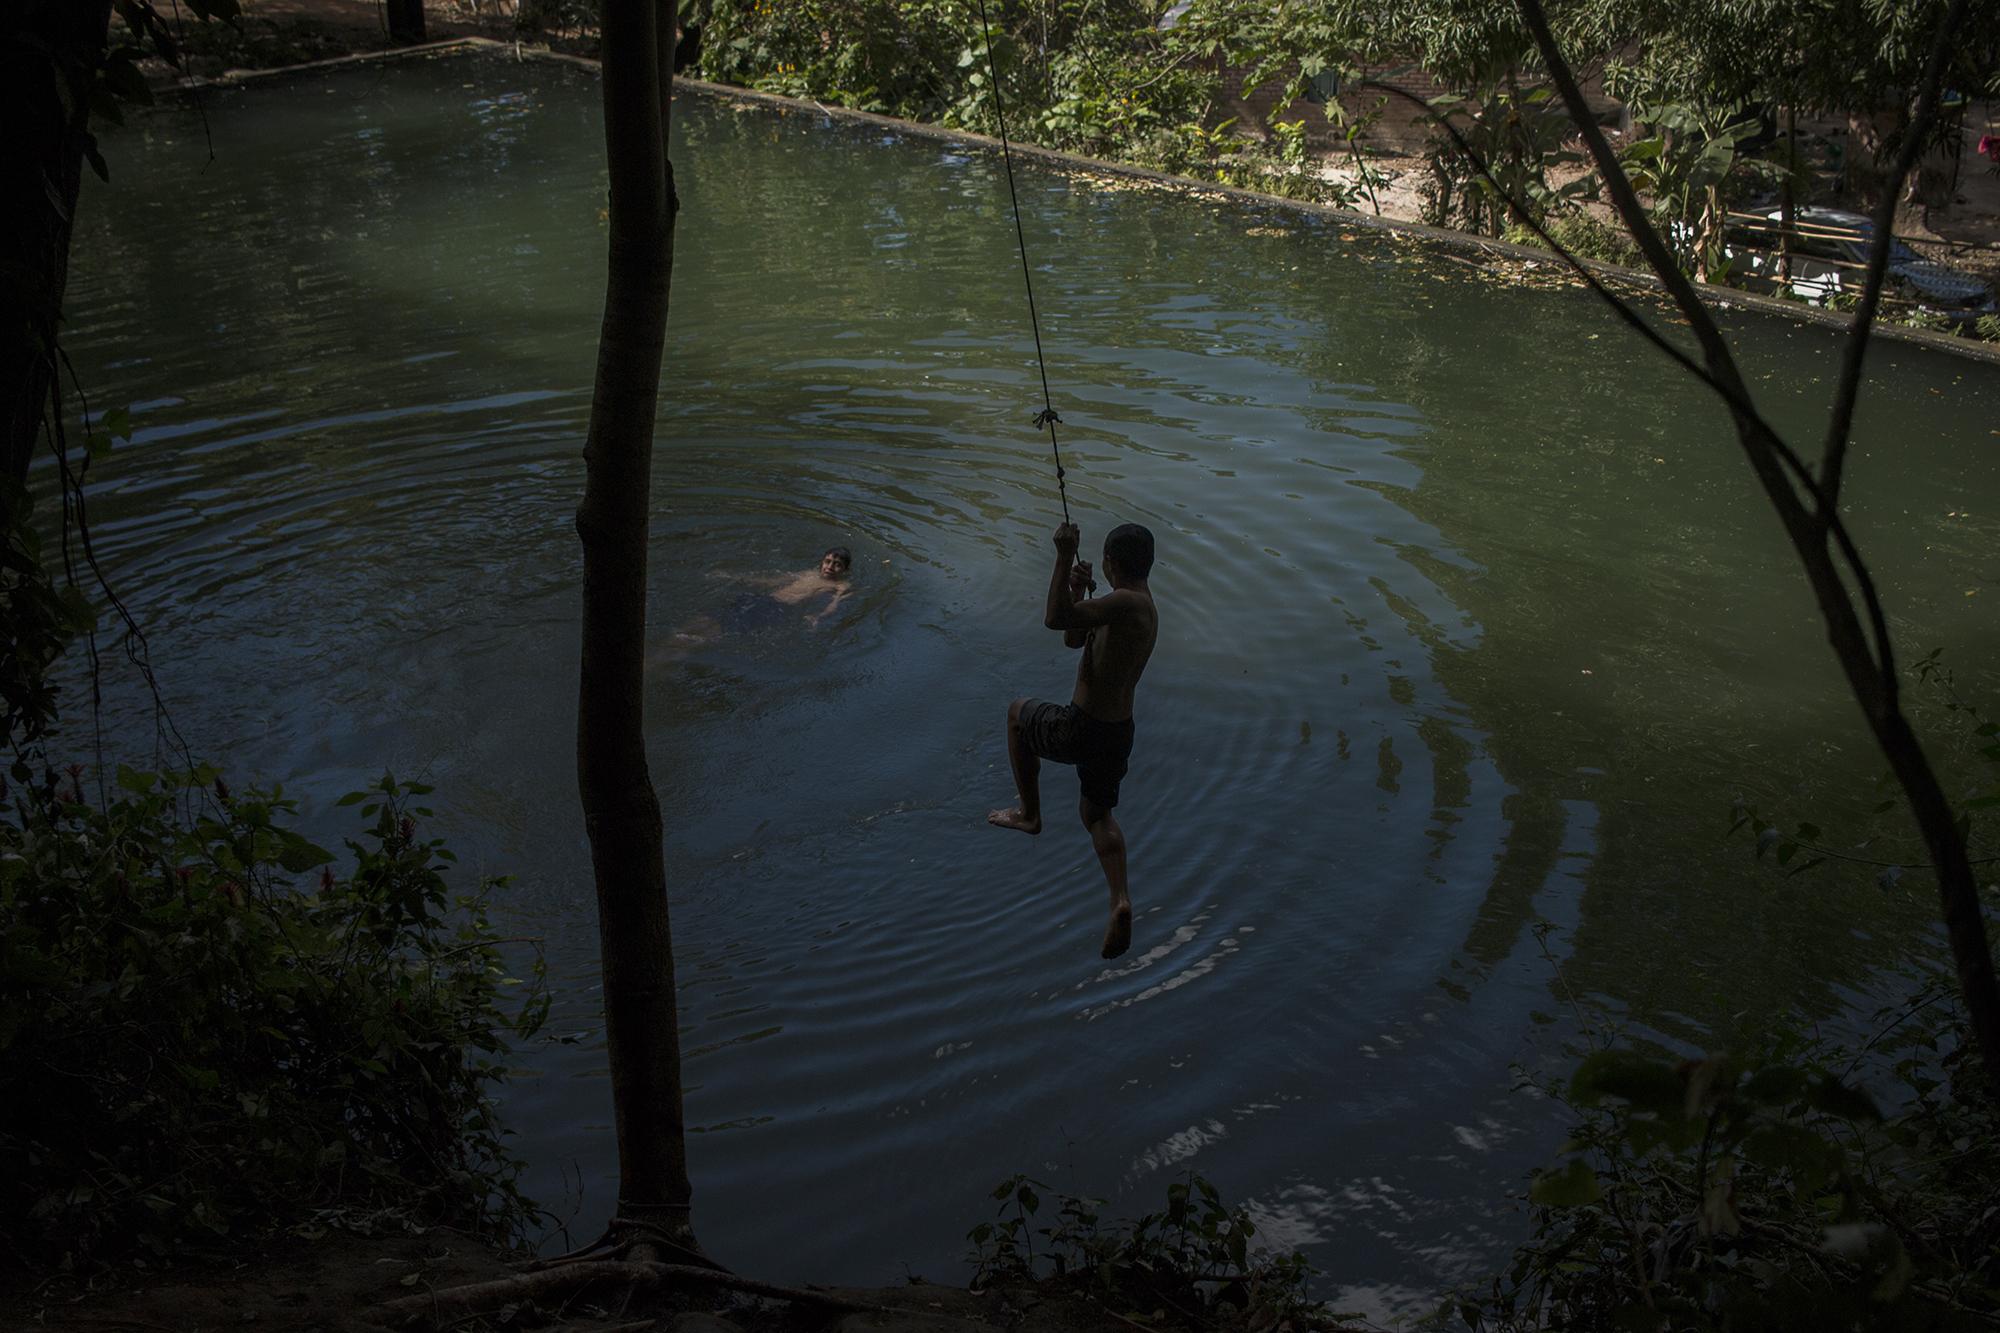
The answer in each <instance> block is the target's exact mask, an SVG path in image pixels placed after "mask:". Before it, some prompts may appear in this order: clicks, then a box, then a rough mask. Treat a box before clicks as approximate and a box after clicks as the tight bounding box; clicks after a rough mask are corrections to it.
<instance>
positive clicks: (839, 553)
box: [820, 546, 854, 569]
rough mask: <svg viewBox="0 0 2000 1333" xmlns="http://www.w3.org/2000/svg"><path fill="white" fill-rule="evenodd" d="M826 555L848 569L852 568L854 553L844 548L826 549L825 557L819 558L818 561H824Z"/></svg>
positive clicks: (830, 547) (833, 547) (831, 547)
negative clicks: (832, 557)
mask: <svg viewBox="0 0 2000 1333" xmlns="http://www.w3.org/2000/svg"><path fill="white" fill-rule="evenodd" d="M827 555H830V556H834V557H836V558H837V559H838V560H839V561H840V563H841V564H843V565H846V566H847V567H848V568H849V569H852V568H854V552H852V551H850V550H848V549H847V548H846V547H845V546H829V547H827V548H826V555H823V556H821V557H820V559H822V560H824V559H826V556H827Z"/></svg>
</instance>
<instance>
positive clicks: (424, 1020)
mask: <svg viewBox="0 0 2000 1333" xmlns="http://www.w3.org/2000/svg"><path fill="white" fill-rule="evenodd" d="M82 777H83V770H82V769H80V768H76V767H72V768H71V769H70V770H69V776H68V778H67V779H66V780H65V779H63V778H61V777H59V776H57V775H56V774H54V773H53V772H51V773H48V774H46V775H45V777H44V778H43V780H42V781H40V782H38V783H35V784H33V785H31V786H24V785H16V786H14V787H13V788H12V789H11V790H8V789H7V788H5V787H4V786H0V1238H4V1240H5V1242H6V1244H7V1247H8V1248H9V1249H10V1250H11V1251H12V1252H14V1253H16V1254H22V1255H33V1256H36V1257H37V1258H39V1259H41V1260H43V1261H48V1262H53V1261H57V1260H63V1261H67V1262H69V1263H72V1264H78V1263H83V1262H86V1261H88V1260H91V1259H93V1258H101V1257H105V1256H108V1255H112V1254H115V1253H118V1252H120V1251H123V1250H127V1249H129V1248H131V1247H133V1246H140V1247H143V1248H145V1249H147V1250H150V1251H153V1252H156V1253H162V1254H164V1253H168V1252H170V1251H174V1250H179V1249H184V1248H186V1247H188V1246H189V1245H197V1246H198V1245H199V1244H200V1243H201V1242H202V1241H203V1240H204V1239H213V1238H214V1237H216V1236H220V1235H223V1234H226V1233H229V1232H230V1231H231V1230H232V1229H240V1228H242V1227H245V1226H246V1225H248V1226H257V1225H259V1224H263V1223H267V1222H268V1221H269V1219H271V1218H272V1217H274V1216H279V1215H282V1216H286V1217H290V1218H298V1217H299V1216H300V1215H301V1214H303V1213H306V1212H308V1210H313V1209H323V1210H337V1209H366V1210H377V1209H393V1210H399V1211H401V1212H403V1213H405V1214H407V1215H410V1216H412V1217H416V1216H424V1217H428V1218H433V1219H440V1220H443V1219H449V1220H453V1221H456V1222H458V1223H461V1224H469V1225H477V1226H482V1227H488V1228H498V1229H504V1228H506V1227H508V1226H510V1225H512V1224H514V1223H517V1222H518V1221H519V1220H520V1219H521V1218H522V1216H523V1214H524V1210H525V1207H526V1204H525V1200H523V1198H522V1197H521V1195H520V1194H519V1192H518V1191H517V1190H516V1188H515V1184H514V1179H515V1170H516V1168H515V1166H514V1165H513V1164H512V1163H511V1162H510V1161H509V1160H508V1158H507V1155H506V1153H505V1152H504V1151H503V1147H502V1144H501V1140H500V1129H499V1127H498V1125H497V1123H496V1121H495V1119H494V1114H493V1107H492V1104H491V1102H490V1101H489V1099H488V1096H487V1089H488V1087H489V1085H490V1084H492V1083H493V1082H494V1081H495V1080H496V1079H498V1078H499V1077H500V1075H501V1069H500V1067H499V1066H498V1065H497V1064H496V1063H495V1062H494V1059H493V1057H494V1056H495V1054H496V1053H497V1052H499V1051H500V1050H501V1048H502V1038H503V1034H505V1033H507V1032H510V1031H511V1032H515V1033H520V1034H526V1033H529V1032H532V1031H533V1030H534V1029H535V1027H536V1026H537V1025H538V1024H539V1022H540V1020H541V1017H542V1015H543V1013H544V1012H545V1010H546V1007H547V1001H546V997H545V996H544V995H543V994H542V992H541V991H540V989H539V987H538V986H537V987H531V988H529V989H528V990H527V991H526V993H525V998H524V999H522V1000H521V1001H520V1002H519V1003H518V1004H514V1005H503V1003H502V998H503V993H504V990H505V988H507V987H509V986H511V985H513V984H514V983H513V982H511V981H509V980H508V979H507V978H506V976H505V974H504V973H503V972H502V970H501V962H500V952H499V947H498V946H499V941H498V940H497V939H496V937H495V935H494V932H493V930H492V929H491V927H490V926H489V924H488V921H487V918H486V914H485V907H484V898H485V887H486V886H482V887H481V889H480V890H479V891H477V892H474V893H471V894H466V895H463V896H458V897H454V896H453V895H452V894H451V892H450V890H449V888H448V886H447V884H446V881H445V877H444V867H445V866H447V865H449V864H450V862H451V861H452V859H453V858H452V854H451V853H450V851H448V850H447V849H446V848H445V847H444V846H443V844H442V843H441V842H439V841H437V840H434V839H433V840H425V839H422V838H420V837H419V836H418V823H417V821H418V820H419V819H421V818H426V817H428V816H429V815H430V811H429V810H427V809H424V808H423V807H421V806H419V805H415V804H413V802H414V801H416V800H419V799H421V798H422V797H423V796H424V795H425V794H426V793H427V792H428V791H429V788H427V787H424V786H421V785H417V784H409V785H402V784H398V783H397V782H395V781H394V780H392V779H389V778H386V777H385V778H384V779H383V780H382V782H381V783H380V784H379V785H378V786H377V787H376V788H375V789H374V790H372V791H370V792H368V793H366V794H363V793H355V794H353V795H351V796H349V797H346V798H344V800H343V802H342V804H359V805H360V806H361V814H362V816H363V818H364V819H366V820H367V821H368V824H367V827H366V831H365V832H364V833H362V834H361V835H360V837H359V838H358V839H356V840H351V841H349V842H348V844H347V846H348V848H349V850H350V851H351V852H352V854H353V858H354V863H353V866H352V868H351V869H350V870H349V872H348V873H347V874H346V875H344V876H340V875H336V874H335V872H334V870H333V867H332V865H331V862H332V860H333V858H332V856H331V855H330V854H329V853H327V852H326V851H324V850H322V849H320V848H318V847H315V846H313V845H312V844H311V843H310V842H308V841H306V840H305V839H304V838H303V837H301V836H300V835H299V834H298V833H296V832H294V831H293V830H291V829H289V828H287V827H286V826H285V825H286V822H287V821H288V820H289V819H290V818H291V817H292V816H293V815H294V814H295V813H296V809H295V804H294V803H293V802H292V801H290V800H287V799H285V797H284V796H283V795H282V793H281V792H278V791H276V790H273V791H272V792H270V793H268V794H266V793H261V792H254V791H246V792H244V793H242V794H241V795H238V796H233V797H232V796H231V795H230V793H229V791H228V788H227V787H226V785H225V784H224V783H223V782H222V780H221V779H220V778H219V777H218V776H217V775H216V773H215V772H214V770H212V769H208V768H202V769H199V770H197V771H194V772H192V773H188V774H185V775H179V776H162V775H156V774H151V773H139V772H134V771H132V770H130V769H124V768H121V769H120V770H119V772H118V775H117V782H116V788H115V792H114V793H113V796H114V799H111V800H109V801H108V803H106V804H105V805H103V806H102V807H101V808H100V807H99V806H98V805H95V804H93V803H91V802H89V801H86V800H85V799H84V790H83V783H82ZM315 869H317V870H318V873H317V875H312V874H311V873H310V872H312V871H314V870H315ZM301 878H303V882H300V880H301ZM537 971H538V972H539V968H538V969H537Z"/></svg>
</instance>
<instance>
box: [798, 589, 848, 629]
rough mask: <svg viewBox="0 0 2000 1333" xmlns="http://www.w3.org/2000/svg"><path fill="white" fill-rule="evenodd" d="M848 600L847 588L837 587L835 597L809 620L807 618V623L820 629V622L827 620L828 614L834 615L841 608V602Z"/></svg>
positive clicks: (834, 592)
mask: <svg viewBox="0 0 2000 1333" xmlns="http://www.w3.org/2000/svg"><path fill="white" fill-rule="evenodd" d="M846 600H847V589H845V588H835V589H834V590H833V599H832V600H831V601H829V602H828V603H827V604H826V605H825V606H824V607H822V608H820V611H819V613H818V614H817V615H815V616H813V617H811V618H810V619H809V620H807V621H806V623H807V624H809V625H811V626H812V627H813V628H814V629H818V628H819V625H820V622H821V621H822V620H825V619H826V618H827V617H828V616H830V615H832V614H833V613H834V612H835V611H838V610H839V609H840V604H841V603H842V602H844V601H846Z"/></svg>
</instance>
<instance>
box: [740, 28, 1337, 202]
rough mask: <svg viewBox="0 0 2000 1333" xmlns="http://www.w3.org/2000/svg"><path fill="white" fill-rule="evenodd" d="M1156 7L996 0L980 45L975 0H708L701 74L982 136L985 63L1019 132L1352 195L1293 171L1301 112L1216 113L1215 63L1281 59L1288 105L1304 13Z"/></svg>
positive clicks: (1314, 61)
mask: <svg viewBox="0 0 2000 1333" xmlns="http://www.w3.org/2000/svg"><path fill="white" fill-rule="evenodd" d="M1159 9H1160V7H1159V6H1158V5H1157V4H1153V3H1146V2H1145V0H1114V2H1113V3H1108V4H1107V3H1102V2H1101V0H1052V2H1051V3H1049V4H1046V5H1040V6H1036V7H1027V6H1005V5H1001V4H998V3H994V4H991V5H989V7H988V16H989V17H990V18H991V19H992V21H993V24H994V27H993V31H992V43H991V46H990V47H989V46H988V43H987V40H986V33H985V29H984V27H983V26H982V23H981V15H980V8H979V5H978V4H977V0H849V2H845V3H841V2H837V0H804V2H803V3H799V4H774V3H770V0H717V3H715V4H714V5H712V6H711V7H710V8H709V9H708V11H707V15H706V27H705V28H704V32H703V40H702V57H701V74H702V75H703V77H705V78H710V79H716V80H720V81H722V82H727V83H736V84H741V85H744V86H747V87H752V88H757V89H760V90H762V91H766V92H773V93H779V94H783V95H785V96H790V97H803V98H812V99H814V100H817V101H821V102H826V103H839V104H841V105H845V106H850V107H854V108H856V109H858V110H864V111H876V112H882V113H885V114H889V115H895V116H900V117H903V118H905V119H910V120H917V121H924V122H928V123H932V124H938V125H943V126H945V127H947V128H951V129H962V130H970V131H973V132H976V133H982V134H995V133H997V132H998V130H999V121H998V119H997V117H996V115H995V110H994V90H993V79H994V77H995V76H996V75H997V77H998V79H999V81H1000V94H1001V98H1002V100H1003V101H1004V104H1005V107H1006V112H1007V130H1008V133H1009V135H1010V136H1012V137H1014V138H1015V139H1017V140H1021V141H1025V142H1031V143H1036V144H1039V145H1041V146H1043V147H1048V148H1055V149H1060V150H1062V151H1065V152H1074V153H1081V154H1085V155H1088V156H1093V157H1100V158H1106V159H1110V160H1114V161H1121V162H1127V163H1131V164H1133V165H1136V166H1141V167H1147V168H1151V169H1154V170H1159V171H1168V172H1174V173H1177V174H1182V175H1189V176H1193V177H1196V178H1198V179H1201V180H1206V181H1214V182H1218V183H1221V184H1227V185H1235V186H1241V187H1244V188H1249V189H1256V190H1263V191H1266V192H1270V193H1277V194H1284V195H1289V196H1291V197H1295V198H1305V199H1313V200H1321V201H1332V202H1342V203H1345V202H1350V201H1351V200H1352V199H1353V198H1354V197H1355V196H1356V195H1357V194H1358V193H1359V189H1358V188H1357V187H1349V186H1345V185H1342V184H1341V183H1339V182H1329V181H1326V180H1324V179H1322V178H1321V177H1320V175H1319V174H1318V173H1317V172H1314V171H1311V170H1308V169H1305V159H1306V153H1305V145H1304V135H1303V122H1299V121H1296V120H1295V121H1293V122H1289V123H1287V122H1284V121H1283V120H1282V119H1279V120H1278V121H1277V124H1278V126H1279V128H1278V129H1277V130H1276V131H1275V142H1273V143H1271V144H1265V143H1260V142H1258V141H1256V140H1254V139H1251V138H1248V137H1246V136H1244V135H1242V134H1240V133H1237V132H1236V127H1235V126H1234V125H1233V124H1232V123H1231V122H1230V121H1229V120H1228V119H1226V118H1222V117H1221V116H1220V114H1219V111H1218V107H1219V97H1220V90H1221V81H1220V76H1219V70H1220V66H1221V63H1222V62H1224V61H1225V60H1226V61H1228V62H1230V63H1233V64H1237V65H1239V66H1249V67H1251V68H1252V70H1253V74H1252V80H1251V81H1252V82H1253V83H1254V82H1256V81H1257V80H1258V79H1259V78H1263V77H1267V76H1272V72H1274V71H1278V70H1280V69H1282V70H1287V71H1289V73H1290V82H1289V83H1288V85H1287V87H1286V92H1285V96H1284V97H1283V98H1282V99H1281V101H1282V103H1283V104H1284V105H1289V102H1290V101H1291V100H1293V99H1295V98H1296V97H1297V96H1298V95H1299V94H1300V93H1301V92H1302V90H1303V87H1304V81H1305V79H1306V78H1309V77H1311V75H1312V74H1314V73H1317V72H1319V70H1320V69H1322V68H1324V67H1325V65H1326V57H1325V54H1324V52H1323V51H1320V52H1317V53H1314V54H1311V55H1309V56H1308V57H1307V59H1306V61H1305V63H1303V64H1297V63H1287V62H1288V61H1293V60H1295V59H1296V56H1297V52H1298V51H1299V50H1300V49H1301V48H1302V46H1305V45H1309V44H1310V42H1311V41H1312V40H1314V38H1313V33H1314V32H1316V31H1317V29H1316V28H1315V27H1314V26H1313V25H1312V24H1311V23H1310V22H1309V21H1307V20H1305V19H1303V18H1301V19H1300V20H1299V22H1298V23H1295V24H1292V25H1290V26H1284V25H1276V24H1272V23H1269V22H1263V23H1260V22H1259V21H1258V16H1261V15H1263V14H1264V7H1263V6H1261V5H1253V6H1248V7H1243V6H1230V5H1225V4H1222V3H1220V2H1219V0H1203V3H1198V4H1196V5H1195V7H1194V8H1193V9H1191V10H1189V11H1188V12H1187V13H1185V14H1183V15H1182V16H1181V19H1180V21H1179V22H1178V23H1177V24H1176V25H1175V26H1173V27H1171V28H1168V29H1165V30H1163V29H1161V28H1160V27H1159V17H1160V13H1159ZM1363 125H1365V118H1362V119H1360V120H1358V121H1357V122H1356V124H1355V125H1354V126H1353V127H1352V128H1353V129H1354V132H1356V133H1358V132H1359V130H1360V129H1361V128H1362V127H1363ZM1364 183H1365V176H1364Z"/></svg>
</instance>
